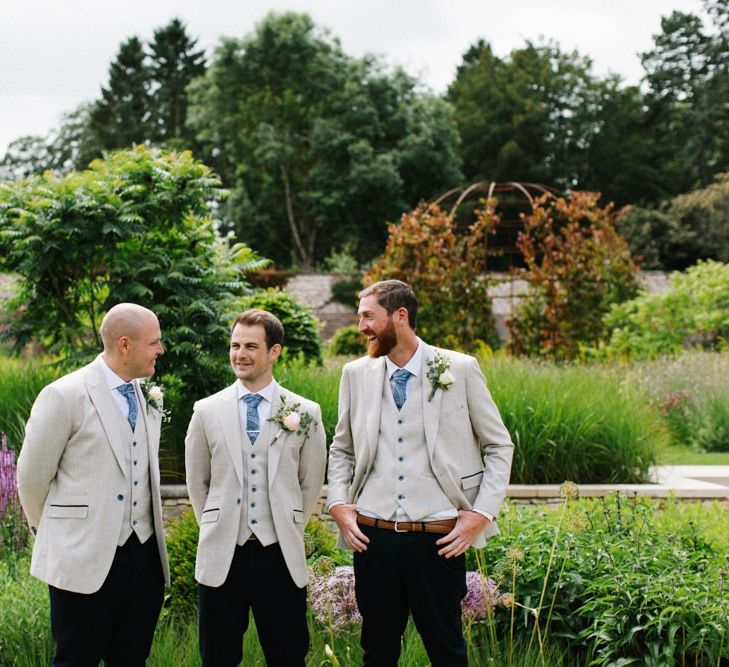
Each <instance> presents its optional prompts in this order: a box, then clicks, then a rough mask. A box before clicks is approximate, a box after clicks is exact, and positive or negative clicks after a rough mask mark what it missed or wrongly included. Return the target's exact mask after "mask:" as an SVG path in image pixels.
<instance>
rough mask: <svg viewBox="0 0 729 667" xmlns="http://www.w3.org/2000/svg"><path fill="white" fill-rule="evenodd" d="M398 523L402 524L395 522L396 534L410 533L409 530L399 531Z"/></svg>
mask: <svg viewBox="0 0 729 667" xmlns="http://www.w3.org/2000/svg"><path fill="white" fill-rule="evenodd" d="M398 523H400V522H399V521H395V532H396V533H407V532H409V531H407V530H400V529H399V528H398V527H397V524H398ZM402 523H407V522H406V521H403V522H402Z"/></svg>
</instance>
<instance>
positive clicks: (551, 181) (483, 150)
mask: <svg viewBox="0 0 729 667" xmlns="http://www.w3.org/2000/svg"><path fill="white" fill-rule="evenodd" d="M590 68H591V61H590V60H589V58H585V57H582V56H580V55H579V54H578V53H576V52H572V53H562V52H561V51H560V50H559V47H558V46H557V45H556V44H554V43H548V44H542V45H535V44H532V43H531V42H527V44H526V46H525V47H523V48H520V49H515V50H513V51H512V52H511V54H509V56H508V57H507V58H505V59H501V58H499V57H497V56H496V55H494V53H493V51H492V50H491V47H490V45H488V44H487V43H486V42H484V41H483V40H480V41H478V42H477V43H476V44H474V45H473V46H472V47H471V48H470V49H469V50H468V51H467V52H466V53H465V55H464V57H463V63H462V64H461V65H460V66H459V67H458V73H457V75H456V79H455V80H454V82H453V83H452V84H451V86H450V88H449V90H448V98H449V99H450V100H451V102H452V103H453V105H454V108H455V119H456V124H457V125H458V130H459V132H460V135H461V143H462V149H461V150H462V155H463V163H464V165H463V170H464V173H465V175H466V178H467V179H469V180H474V181H477V180H486V181H532V182H538V183H545V184H547V185H550V186H555V187H559V188H567V187H575V186H576V185H577V184H578V182H579V180H580V175H581V174H582V173H583V171H584V170H585V165H584V157H585V154H584V148H585V147H586V146H587V145H589V142H590V138H591V136H592V135H593V134H594V133H595V130H596V121H595V114H596V112H597V107H598V102H599V101H600V92H601V91H600V88H599V86H598V82H597V81H596V79H595V77H594V76H593V75H592V74H591V73H590Z"/></svg>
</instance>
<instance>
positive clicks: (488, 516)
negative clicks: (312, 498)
mask: <svg viewBox="0 0 729 667" xmlns="http://www.w3.org/2000/svg"><path fill="white" fill-rule="evenodd" d="M332 504H334V503H332ZM471 511H472V512H476V513H477V514H480V515H481V516H485V517H486V518H487V519H488V520H489V521H493V520H494V519H495V518H496V517H494V515H493V514H491V513H490V512H485V511H484V510H479V509H476V508H475V507H474V508H473V509H472V510H471Z"/></svg>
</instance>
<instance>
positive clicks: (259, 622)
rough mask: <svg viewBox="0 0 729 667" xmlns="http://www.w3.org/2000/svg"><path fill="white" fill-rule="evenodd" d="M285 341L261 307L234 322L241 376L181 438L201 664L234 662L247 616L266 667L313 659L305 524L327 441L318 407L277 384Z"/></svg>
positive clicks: (234, 360) (204, 403)
mask: <svg viewBox="0 0 729 667" xmlns="http://www.w3.org/2000/svg"><path fill="white" fill-rule="evenodd" d="M283 336H284V330H283V326H282V325H281V323H280V322H279V320H278V319H277V318H276V317H275V316H273V315H272V314H271V313H268V312H267V311H264V310H259V309H253V310H248V311H244V312H243V313H241V314H240V315H239V316H238V317H237V318H236V320H235V322H234V323H233V327H232V331H231V339H230V364H231V368H232V369H233V372H234V373H235V375H236V378H237V379H236V381H235V382H234V383H233V384H232V385H231V386H229V387H227V388H226V389H223V390H222V391H220V392H218V393H217V394H214V395H212V396H209V397H207V398H204V399H202V400H201V401H198V402H197V403H196V404H195V409H194V412H193V416H192V420H191V422H190V426H189V429H188V433H187V438H186V440H185V452H186V455H185V465H186V471H187V487H188V490H189V494H190V500H191V502H192V507H193V509H194V511H195V516H196V517H197V519H198V521H199V523H200V539H199V543H198V551H197V561H196V565H195V578H196V579H197V581H198V583H199V584H200V586H199V608H200V653H201V656H202V662H203V665H204V666H215V667H226V666H230V667H233V666H234V665H238V664H239V663H240V661H241V660H242V659H243V652H242V643H243V635H244V633H245V631H246V629H247V626H248V614H249V610H251V609H252V611H253V616H254V618H255V621H256V629H257V631H258V636H259V639H260V641H261V646H262V648H263V652H264V655H265V656H266V663H267V664H268V665H269V667H272V666H275V665H280V666H281V667H295V666H296V665H303V664H304V659H305V656H306V653H307V651H308V645H309V636H308V630H307V622H306V584H307V578H308V570H307V566H306V555H305V552H304V527H305V526H306V523H307V521H308V520H309V517H310V516H311V514H312V512H313V510H314V506H315V505H316V502H317V500H318V498H319V494H320V493H321V487H322V483H323V481H324V471H325V466H326V442H325V436H324V427H323V424H322V420H321V410H320V408H319V405H318V404H316V403H314V402H313V401H310V400H307V399H306V398H304V397H303V396H299V395H297V394H294V393H293V392H291V391H288V390H286V389H284V388H283V387H281V386H280V385H279V384H278V383H277V382H276V381H275V380H274V379H273V363H274V361H275V360H276V359H277V358H278V356H279V354H280V352H281V345H282V343H283Z"/></svg>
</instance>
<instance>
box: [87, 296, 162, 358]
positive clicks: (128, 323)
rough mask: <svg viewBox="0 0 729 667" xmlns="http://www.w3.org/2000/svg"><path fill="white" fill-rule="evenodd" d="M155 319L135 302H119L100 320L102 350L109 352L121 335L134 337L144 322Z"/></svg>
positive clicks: (137, 335)
mask: <svg viewBox="0 0 729 667" xmlns="http://www.w3.org/2000/svg"><path fill="white" fill-rule="evenodd" d="M150 321H154V322H156V321H157V316H156V315H155V314H154V313H153V312H152V311H151V310H149V309H148V308H144V307H143V306H139V305H137V304H136V303H119V304H117V305H116V306H114V307H113V308H112V309H111V310H110V311H109V312H108V313H107V314H106V315H105V316H104V319H103V320H102V321H101V340H102V341H103V343H104V351H105V352H111V351H113V350H114V349H115V348H116V344H117V341H118V340H119V339H120V338H121V337H122V336H126V337H127V338H132V339H136V338H138V337H139V332H140V331H141V330H142V328H143V327H144V325H145V324H148V323H149V322H150Z"/></svg>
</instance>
